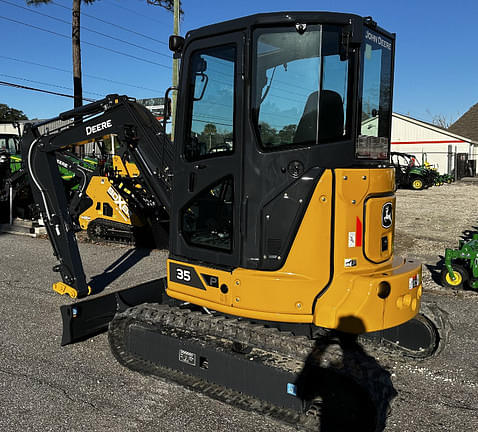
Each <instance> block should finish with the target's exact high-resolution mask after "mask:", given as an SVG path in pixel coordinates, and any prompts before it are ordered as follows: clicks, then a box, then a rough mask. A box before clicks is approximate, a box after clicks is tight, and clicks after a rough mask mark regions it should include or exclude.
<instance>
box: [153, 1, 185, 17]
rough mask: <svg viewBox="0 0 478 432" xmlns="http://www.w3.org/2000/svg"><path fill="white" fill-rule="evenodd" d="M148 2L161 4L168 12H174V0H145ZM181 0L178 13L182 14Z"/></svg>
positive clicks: (155, 4) (156, 4)
mask: <svg viewBox="0 0 478 432" xmlns="http://www.w3.org/2000/svg"><path fill="white" fill-rule="evenodd" d="M146 1H147V2H148V4H150V5H154V6H161V7H162V8H164V9H166V10H168V11H169V12H174V0H146ZM182 3H183V2H182V1H179V14H180V15H183V14H184V11H183V8H182Z"/></svg>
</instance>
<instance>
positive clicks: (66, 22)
mask: <svg viewBox="0 0 478 432" xmlns="http://www.w3.org/2000/svg"><path fill="white" fill-rule="evenodd" d="M0 2H2V3H7V4H9V5H11V6H14V7H16V8H19V9H24V10H26V11H28V12H31V13H35V14H37V15H41V16H44V17H47V18H50V19H52V20H55V21H58V22H61V23H64V24H69V25H71V23H70V22H69V21H67V20H64V19H61V18H57V17H54V16H52V15H48V14H46V13H43V12H39V11H37V10H33V9H31V8H27V7H25V6H20V5H18V4H15V3H12V2H10V1H8V0H0ZM80 28H81V29H83V30H86V31H89V32H91V33H96V34H98V35H100V36H103V37H106V38H109V39H112V40H115V41H118V42H121V43H124V44H127V45H131V46H133V47H135V48H139V49H142V50H144V51H149V52H152V53H154V54H158V55H160V56H163V57H167V58H170V56H169V55H167V54H164V53H161V52H159V51H155V50H152V49H149V48H145V47H142V46H141V45H137V44H135V43H132V42H128V41H125V40H123V39H119V38H116V37H114V36H110V35H108V34H106V33H101V32H99V31H97V30H93V29H90V28H88V27H85V26H80Z"/></svg>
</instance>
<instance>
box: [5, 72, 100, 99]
mask: <svg viewBox="0 0 478 432" xmlns="http://www.w3.org/2000/svg"><path fill="white" fill-rule="evenodd" d="M0 76H3V77H7V78H13V79H18V80H21V81H26V82H31V83H35V84H42V85H47V86H49V87H56V88H61V89H65V90H73V89H72V88H71V87H65V86H61V85H57V84H50V83H46V82H43V81H35V80H31V79H28V78H21V77H16V76H13V75H7V74H2V73H0ZM84 93H89V94H92V95H96V96H101V97H104V96H105V95H104V94H101V93H95V92H90V91H84Z"/></svg>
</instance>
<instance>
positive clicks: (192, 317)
mask: <svg viewBox="0 0 478 432" xmlns="http://www.w3.org/2000/svg"><path fill="white" fill-rule="evenodd" d="M131 325H141V326H146V327H147V328H150V329H153V330H156V331H160V332H161V333H165V332H166V334H170V335H177V334H178V332H179V333H181V336H182V337H183V336H184V334H188V335H190V337H191V338H193V339H198V338H199V339H200V340H201V341H202V343H208V344H211V343H213V342H212V341H211V337H213V338H216V339H217V340H220V341H223V342H224V340H226V341H229V343H231V344H232V342H240V343H241V344H243V345H244V346H248V347H250V348H254V349H258V350H261V351H266V352H268V353H269V356H266V357H269V358H270V359H271V360H270V361H269V363H270V362H272V363H273V366H274V367H279V368H282V369H286V370H289V371H292V372H295V373H297V372H299V371H300V370H301V369H302V367H303V365H304V361H305V360H306V358H307V360H308V361H310V359H311V358H313V354H311V353H313V352H314V348H315V349H316V350H317V344H316V343H315V342H314V341H311V340H309V339H307V338H306V337H295V336H293V335H292V334H290V333H284V332H280V331H279V330H277V329H274V328H266V327H263V326H260V325H256V324H251V323H249V322H247V321H246V320H241V319H234V318H226V317H224V316H215V315H208V314H204V313H201V312H193V311H190V310H188V309H180V308H178V307H170V306H167V305H159V304H142V305H140V306H137V307H134V308H130V309H127V310H126V311H124V312H122V313H118V314H117V315H116V316H115V318H114V319H113V321H111V322H110V326H109V332H108V338H109V342H110V346H111V350H112V352H113V354H114V356H115V357H116V359H117V360H118V361H119V362H120V363H121V364H122V365H124V366H125V367H127V368H129V369H132V370H135V371H138V372H140V373H143V374H148V375H155V376H158V377H161V378H165V379H168V380H172V381H174V382H177V383H179V384H181V385H183V386H185V387H187V388H190V389H192V390H194V391H199V392H201V393H203V394H205V395H207V396H209V397H212V398H214V399H218V400H221V401H223V402H226V403H228V404H231V405H234V406H237V407H239V408H241V409H244V410H247V411H255V412H258V413H260V414H265V415H269V416H271V417H274V418H276V419H278V420H280V421H282V422H285V423H289V424H295V425H298V426H300V427H301V428H303V429H305V430H314V431H317V430H318V429H319V425H320V406H319V407H317V406H314V405H313V406H312V407H311V409H309V411H308V412H307V413H299V412H296V411H293V410H289V409H284V408H282V407H277V406H274V405H272V404H271V403H268V402H265V401H262V400H258V399H255V398H253V397H251V396H247V395H244V394H242V393H239V392H237V391H234V390H232V389H229V388H225V387H223V386H220V385H217V384H214V383H210V382H207V381H204V380H202V379H200V378H197V377H194V376H191V375H187V374H185V373H182V372H180V371H176V370H172V369H169V368H166V367H163V366H160V365H158V364H156V363H153V362H150V361H147V360H143V359H141V358H139V357H137V356H135V355H134V354H132V353H131V352H129V351H128V349H127V345H126V340H127V336H128V328H129V327H130V326H131ZM216 345H217V344H216ZM216 345H215V347H216ZM317 361H318V362H320V366H321V367H324V366H325V367H328V368H334V371H336V372H337V373H339V374H341V375H342V376H344V377H347V378H348V379H352V380H353V382H355V383H356V385H359V386H360V387H361V388H362V389H364V390H365V391H366V392H367V395H368V396H369V398H370V400H371V402H372V405H373V407H374V410H375V413H374V414H375V415H374V417H375V425H376V427H375V428H373V429H371V430H376V431H380V430H383V428H384V426H385V421H386V415H387V412H388V409H389V402H390V401H391V399H392V398H393V397H394V396H395V394H396V393H395V390H394V389H393V385H392V383H391V381H390V374H389V373H388V372H387V371H385V370H384V369H383V368H381V367H379V365H378V364H377V363H376V361H375V360H374V359H373V358H372V357H370V356H368V355H367V354H366V353H365V352H363V351H361V350H355V349H354V350H348V351H347V354H346V355H345V351H343V350H342V349H341V347H340V346H339V344H335V345H334V344H329V345H328V347H326V348H324V349H323V350H320V356H319V358H318V360H317ZM269 365H271V364H269ZM319 404H320V402H319Z"/></svg>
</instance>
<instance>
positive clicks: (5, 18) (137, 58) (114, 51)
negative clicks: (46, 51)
mask: <svg viewBox="0 0 478 432" xmlns="http://www.w3.org/2000/svg"><path fill="white" fill-rule="evenodd" d="M0 19H4V20H6V21H10V22H14V23H16V24H20V25H23V26H25V27H31V28H34V29H37V30H40V31H43V32H46V33H51V34H54V35H56V36H60V37H62V38H66V39H71V37H70V36H66V35H64V34H62V33H57V32H54V31H52V30H48V29H44V28H42V27H38V26H35V25H33V24H27V23H24V22H22V21H18V20H15V19H13V18H8V17H5V16H3V15H0ZM81 43H82V44H85V45H90V46H94V47H95V48H100V49H102V50H105V51H110V52H112V53H115V54H119V55H122V56H125V57H130V58H133V59H135V60H140V61H143V62H146V63H150V64H153V65H156V66H160V67H163V68H166V69H172V66H166V65H164V64H161V63H158V62H154V61H151V60H148V59H145V58H142V57H137V56H134V55H131V54H127V53H124V52H121V51H117V50H114V49H111V48H106V47H104V46H101V45H97V44H94V43H91V42H86V41H82V42H81Z"/></svg>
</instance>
